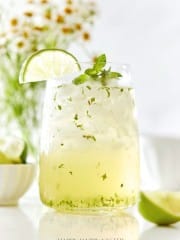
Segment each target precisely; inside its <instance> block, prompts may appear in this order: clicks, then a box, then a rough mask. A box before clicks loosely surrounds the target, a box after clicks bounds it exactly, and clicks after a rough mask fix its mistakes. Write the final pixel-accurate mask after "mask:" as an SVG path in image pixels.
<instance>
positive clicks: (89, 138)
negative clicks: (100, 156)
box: [83, 135, 96, 141]
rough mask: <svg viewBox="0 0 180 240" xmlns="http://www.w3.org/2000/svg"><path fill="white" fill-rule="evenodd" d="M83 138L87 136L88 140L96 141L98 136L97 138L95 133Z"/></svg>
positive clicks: (84, 136)
mask: <svg viewBox="0 0 180 240" xmlns="http://www.w3.org/2000/svg"><path fill="white" fill-rule="evenodd" d="M83 138H86V139H87V140H93V141H96V138H95V136H93V135H83Z"/></svg>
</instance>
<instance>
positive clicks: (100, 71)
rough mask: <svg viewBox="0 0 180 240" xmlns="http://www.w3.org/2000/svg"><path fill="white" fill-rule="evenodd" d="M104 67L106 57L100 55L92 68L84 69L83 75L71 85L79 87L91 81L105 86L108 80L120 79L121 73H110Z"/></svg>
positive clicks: (109, 70) (109, 69)
mask: <svg viewBox="0 0 180 240" xmlns="http://www.w3.org/2000/svg"><path fill="white" fill-rule="evenodd" d="M105 66H106V55H105V54H102V55H100V56H99V57H98V58H97V59H96V62H95V63H94V65H93V67H92V68H88V69H86V70H85V71H84V73H83V74H81V75H80V76H79V77H77V78H75V79H74V80H73V83H74V84H75V85H79V84H82V83H85V82H86V81H88V80H93V81H97V82H101V84H102V85H103V86H106V85H107V83H108V81H109V80H111V79H117V78H120V77H122V74H121V73H119V72H113V71H111V67H109V68H108V69H105ZM107 93H108V92H107ZM108 97H109V93H108Z"/></svg>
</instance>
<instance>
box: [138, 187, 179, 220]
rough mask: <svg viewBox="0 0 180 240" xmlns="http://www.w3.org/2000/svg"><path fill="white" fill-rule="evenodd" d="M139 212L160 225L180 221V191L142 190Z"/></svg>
mask: <svg viewBox="0 0 180 240" xmlns="http://www.w3.org/2000/svg"><path fill="white" fill-rule="evenodd" d="M139 212H140V213H141V215H142V216H143V217H144V218H145V219H147V220H148V221H150V222H153V223H156V224H158V225H169V224H173V223H176V222H178V221H180V192H159V191H154V192H141V194H140V202H139Z"/></svg>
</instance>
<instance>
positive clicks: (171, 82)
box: [93, 0, 180, 136]
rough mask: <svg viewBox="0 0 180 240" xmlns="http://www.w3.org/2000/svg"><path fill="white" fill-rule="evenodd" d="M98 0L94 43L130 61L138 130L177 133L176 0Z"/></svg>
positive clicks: (179, 45) (179, 60) (179, 19)
mask: <svg viewBox="0 0 180 240" xmlns="http://www.w3.org/2000/svg"><path fill="white" fill-rule="evenodd" d="M99 2H100V4H101V17H100V20H99V23H98V25H97V27H96V29H95V33H94V42H93V47H94V49H97V50H101V51H104V52H107V54H108V55H109V56H110V58H112V59H113V60H114V61H120V62H125V63H130V64H131V65H132V69H133V78H134V83H135V87H136V97H137V104H138V114H139V119H140V129H141V131H142V132H146V133H154V134H163V135H176V136H180V1H179V0H171V1H169V0H118V1H117V0H109V1H105V0H99Z"/></svg>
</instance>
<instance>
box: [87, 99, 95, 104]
mask: <svg viewBox="0 0 180 240" xmlns="http://www.w3.org/2000/svg"><path fill="white" fill-rule="evenodd" d="M95 101H96V99H95V98H94V97H92V98H90V99H89V100H88V104H89V105H92V104H93V103H95Z"/></svg>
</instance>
